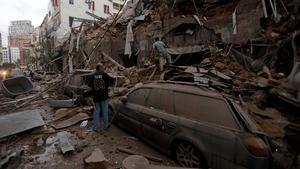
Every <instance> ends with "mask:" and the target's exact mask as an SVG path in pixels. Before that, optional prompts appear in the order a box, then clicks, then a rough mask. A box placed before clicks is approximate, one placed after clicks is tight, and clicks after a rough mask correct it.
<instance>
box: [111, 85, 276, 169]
mask: <svg viewBox="0 0 300 169" xmlns="http://www.w3.org/2000/svg"><path fill="white" fill-rule="evenodd" d="M111 111H113V113H115V118H114V122H115V123H116V124H118V125H119V126H120V127H122V128H125V129H127V130H129V131H130V132H131V133H133V134H135V135H136V136H138V137H140V138H141V139H142V140H144V141H146V142H147V143H149V144H150V145H152V146H153V147H155V148H157V149H159V150H160V151H162V152H164V153H167V154H169V155H171V156H173V157H174V158H175V159H176V160H177V161H178V163H179V164H180V165H181V166H183V167H193V168H213V169H246V168H247V169H267V168H269V166H270V161H271V159H272V158H271V150H270V148H269V147H270V146H269V143H268V139H267V138H266V136H264V134H263V133H261V132H260V131H259V129H258V127H257V126H256V124H255V123H254V122H253V121H252V120H251V119H250V117H249V116H248V115H247V114H246V113H245V112H243V110H242V108H241V107H240V106H239V105H238V104H236V103H235V102H234V101H232V100H230V99H228V98H226V97H224V96H223V95H221V94H220V93H218V92H215V91H212V90H210V89H208V88H205V87H201V86H197V85H193V84H188V83H175V82H153V83H149V84H145V85H142V86H140V87H137V88H136V89H134V90H132V91H131V92H130V93H129V94H128V95H127V96H124V97H121V98H119V99H117V100H113V101H112V103H111Z"/></svg>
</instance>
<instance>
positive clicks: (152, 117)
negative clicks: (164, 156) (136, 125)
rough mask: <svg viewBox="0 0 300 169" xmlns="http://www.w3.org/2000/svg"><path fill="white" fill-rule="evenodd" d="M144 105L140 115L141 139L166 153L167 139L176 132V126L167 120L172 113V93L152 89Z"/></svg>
mask: <svg viewBox="0 0 300 169" xmlns="http://www.w3.org/2000/svg"><path fill="white" fill-rule="evenodd" d="M146 105H147V106H146V107H145V108H144V109H143V110H142V113H141V114H140V116H141V120H142V123H143V137H144V138H145V139H146V141H148V142H149V143H150V144H152V145H153V146H155V147H157V148H159V149H161V150H164V151H167V150H168V142H169V139H170V137H171V136H172V135H174V134H175V133H176V130H177V127H176V124H175V123H173V122H172V121H170V120H168V119H170V118H169V116H171V114H172V113H173V112H174V103H173V91H172V90H166V89H158V88H153V89H152V90H151V91H150V94H149V97H148V100H147V104H146Z"/></svg>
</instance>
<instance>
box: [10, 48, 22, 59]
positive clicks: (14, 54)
mask: <svg viewBox="0 0 300 169" xmlns="http://www.w3.org/2000/svg"><path fill="white" fill-rule="evenodd" d="M19 59H20V49H19V48H17V47H11V48H10V62H11V63H17V62H18V60H19Z"/></svg>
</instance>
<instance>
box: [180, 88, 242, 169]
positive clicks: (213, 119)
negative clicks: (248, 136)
mask: <svg viewBox="0 0 300 169" xmlns="http://www.w3.org/2000/svg"><path fill="white" fill-rule="evenodd" d="M174 102H175V112H176V114H177V115H178V116H181V117H184V118H186V119H189V120H193V121H195V122H198V123H199V124H200V125H195V126H185V128H186V129H184V131H185V133H184V134H185V135H186V136H187V138H192V139H193V140H195V141H196V142H197V143H198V144H199V145H202V146H203V147H201V148H203V149H202V150H200V151H204V152H203V153H204V154H206V155H207V157H209V158H210V159H209V160H210V161H209V162H208V163H210V167H212V168H224V169H225V168H228V166H223V164H229V163H232V162H234V161H235V158H236V150H237V147H236V145H237V139H238V138H237V136H236V135H235V132H236V131H239V129H240V126H239V125H238V124H237V123H236V119H235V117H234V115H233V112H231V110H230V108H229V107H228V104H227V102H226V101H225V100H222V99H219V98H213V97H208V96H202V95H196V94H192V93H183V92H175V94H174ZM181 125H182V126H184V124H181ZM229 168H230V167H229Z"/></svg>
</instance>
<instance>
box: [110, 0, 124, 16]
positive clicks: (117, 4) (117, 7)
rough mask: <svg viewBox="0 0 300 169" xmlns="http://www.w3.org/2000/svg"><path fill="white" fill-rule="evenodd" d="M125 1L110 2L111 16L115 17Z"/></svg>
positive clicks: (113, 0)
mask: <svg viewBox="0 0 300 169" xmlns="http://www.w3.org/2000/svg"><path fill="white" fill-rule="evenodd" d="M124 1H125V0H112V3H113V10H112V11H113V14H114V15H116V14H117V13H118V12H119V10H120V9H121V8H122V5H123V4H124Z"/></svg>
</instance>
